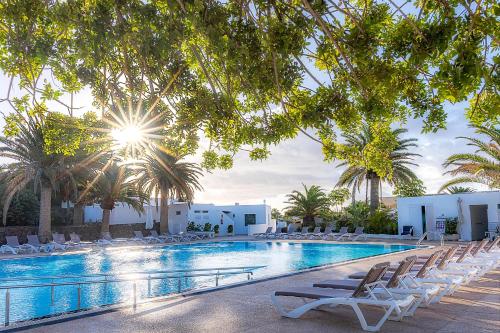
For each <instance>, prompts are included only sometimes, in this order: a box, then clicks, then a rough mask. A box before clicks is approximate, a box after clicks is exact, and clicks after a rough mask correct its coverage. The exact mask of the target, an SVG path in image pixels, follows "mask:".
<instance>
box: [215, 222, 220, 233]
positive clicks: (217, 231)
mask: <svg viewBox="0 0 500 333" xmlns="http://www.w3.org/2000/svg"><path fill="white" fill-rule="evenodd" d="M214 232H215V233H216V234H218V233H219V225H218V224H216V225H214Z"/></svg>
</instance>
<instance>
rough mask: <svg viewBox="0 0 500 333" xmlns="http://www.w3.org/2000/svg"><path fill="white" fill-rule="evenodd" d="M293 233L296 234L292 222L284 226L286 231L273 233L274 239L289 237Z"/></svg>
mask: <svg viewBox="0 0 500 333" xmlns="http://www.w3.org/2000/svg"><path fill="white" fill-rule="evenodd" d="M293 234H296V228H295V224H294V223H290V224H289V225H288V227H287V228H286V232H280V233H277V234H276V235H275V237H274V238H276V239H290V238H291V237H292V235H293Z"/></svg>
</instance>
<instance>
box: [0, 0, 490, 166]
mask: <svg viewBox="0 0 500 333" xmlns="http://www.w3.org/2000/svg"><path fill="white" fill-rule="evenodd" d="M469 6H471V4H465V3H463V2H442V1H438V0H428V1H417V2H415V3H413V4H411V5H410V4H407V5H404V6H402V7H399V6H398V7H396V5H395V4H392V3H390V2H389V3H388V2H386V1H379V0H376V1H357V0H352V1H347V2H345V3H344V2H342V4H337V3H335V2H333V3H331V2H325V1H310V0H297V1H272V2H269V1H249V2H246V3H245V4H242V3H241V1H233V0H230V1H223V2H207V1H195V2H189V1H188V2H186V1H179V2H176V1H172V2H165V1H140V0H130V1H119V2H117V1H107V0H95V1H84V0H75V1H62V2H61V1H59V2H40V1H32V0H23V1H16V2H9V3H5V4H4V3H2V6H1V7H0V68H1V69H2V70H3V71H4V72H5V73H7V74H9V75H11V76H14V77H16V78H19V85H20V86H21V87H23V88H25V89H31V91H33V90H37V91H36V94H38V96H39V97H40V98H41V99H42V101H40V103H39V105H38V106H36V108H35V106H34V105H33V107H32V108H31V109H30V112H34V114H42V113H44V112H45V111H46V110H45V111H44V109H46V108H47V107H46V106H47V105H50V104H49V103H48V101H54V100H57V99H59V98H60V97H62V96H61V93H62V92H77V91H79V90H81V89H83V88H86V87H88V88H90V90H91V91H92V95H93V98H94V100H93V102H94V103H93V104H94V105H95V106H96V107H98V108H99V109H101V110H103V111H104V113H105V114H106V113H112V112H116V111H117V110H118V109H124V110H125V111H126V112H129V113H130V112H132V111H131V110H128V108H129V105H133V106H134V107H136V106H137V105H140V104H141V103H143V104H144V105H148V106H150V107H151V109H149V108H148V109H145V111H146V112H148V113H152V114H154V115H155V116H156V115H158V114H162V115H163V116H162V118H161V119H162V121H163V126H164V132H165V133H175V134H176V135H179V136H180V137H182V139H183V140H184V139H186V138H189V139H186V140H187V141H188V142H189V146H190V147H189V148H187V147H186V146H183V151H184V152H185V153H186V154H187V153H189V154H191V153H193V151H194V150H195V147H197V141H198V140H199V139H200V138H199V137H197V136H196V135H193V134H192V133H193V132H196V133H204V135H205V136H206V137H207V138H208V139H209V140H211V141H212V142H213V143H214V146H213V149H214V150H216V152H214V154H215V155H213V154H212V155H211V156H210V157H209V156H208V155H207V158H206V165H207V166H211V167H213V166H221V165H223V166H224V167H225V168H227V167H230V165H231V164H232V163H231V157H230V156H229V155H226V154H228V153H229V154H233V153H235V152H236V151H238V149H239V148H241V147H242V146H251V147H266V148H265V149H267V147H268V146H269V145H271V144H278V143H280V142H281V141H282V140H284V139H289V138H293V137H295V136H296V135H297V134H298V133H299V132H301V131H306V132H307V133H308V134H309V133H310V134H311V136H313V139H315V140H317V141H318V142H320V143H321V144H322V145H323V152H324V155H325V159H327V160H333V159H335V158H336V157H339V156H347V155H349V154H350V153H349V152H348V151H346V149H345V147H343V146H342V144H341V142H339V141H338V139H337V136H336V135H335V133H341V132H344V133H349V132H352V131H355V129H356V128H359V126H360V125H361V123H362V122H367V123H370V124H372V123H376V124H385V125H384V126H388V124H391V123H394V122H399V121H404V120H406V119H408V118H420V119H422V130H423V131H424V132H433V131H438V130H441V129H443V128H445V126H446V112H445V110H444V109H443V105H446V103H456V102H459V101H464V100H469V102H470V108H469V110H468V111H467V117H468V118H469V120H470V121H471V122H472V123H474V124H486V125H495V124H498V118H499V117H498V115H499V113H498V112H499V111H498V110H499V107H498V106H499V100H498V88H499V80H498V47H497V45H496V44H495V43H497V41H498V36H497V31H498V20H497V16H496V13H497V12H498V11H499V6H498V4H497V3H496V2H495V1H493V0H485V1H482V2H481V3H477V4H476V3H475V4H474V8H472V9H471V8H469ZM5 27H8V29H6V28H5ZM43 71H47V72H50V73H51V75H53V76H54V78H55V80H56V81H57V83H58V84H57V85H56V84H48V83H47V84H45V85H43V86H42V88H41V89H40V87H36V88H35V89H34V88H33V85H34V84H35V85H36V79H37V78H38V77H39V76H40V73H42V72H43ZM59 86H61V88H60V89H59V88H56V87H59ZM19 104H20V105H18V108H19V109H20V110H21V109H22V108H23V107H24V109H26V110H24V111H22V112H25V111H27V107H26V106H23V105H22V104H23V102H22V101H21V103H19ZM119 104H120V105H119ZM377 126H378V125H377ZM380 126H382V125H380ZM11 130H12V129H11ZM383 133H384V131H383V130H381V132H380V135H377V137H376V138H375V140H374V142H373V144H372V145H371V146H369V147H367V151H366V155H367V156H369V157H370V159H371V160H372V161H373V162H369V163H373V165H372V166H370V167H371V168H374V169H377V172H380V173H381V174H387V175H390V169H388V168H386V167H384V166H383V162H382V161H383V160H384V159H385V158H386V157H387V151H388V150H390V146H391V144H393V142H392V143H391V141H393V140H392V139H391V138H390V136H387V137H385V138H384V137H383V135H382V134H383ZM54 134H55V133H54ZM258 149H259V150H254V151H252V152H251V153H250V157H251V158H252V159H262V158H266V157H267V156H268V153H266V152H265V151H264V150H260V148H258ZM70 150H71V149H70ZM220 154H222V155H223V156H219V155H220ZM224 155H225V156H224ZM215 156H216V157H215ZM367 163H368V162H367Z"/></svg>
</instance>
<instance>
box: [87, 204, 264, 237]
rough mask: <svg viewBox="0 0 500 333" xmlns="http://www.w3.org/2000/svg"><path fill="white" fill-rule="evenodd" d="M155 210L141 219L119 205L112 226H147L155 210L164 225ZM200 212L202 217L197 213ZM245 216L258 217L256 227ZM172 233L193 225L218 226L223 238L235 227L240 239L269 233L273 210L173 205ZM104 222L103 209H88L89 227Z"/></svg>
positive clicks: (261, 207)
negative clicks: (228, 228)
mask: <svg viewBox="0 0 500 333" xmlns="http://www.w3.org/2000/svg"><path fill="white" fill-rule="evenodd" d="M151 205H152V206H147V205H146V206H145V207H144V209H145V213H143V214H141V215H139V214H138V213H137V212H136V211H134V210H133V209H132V208H130V207H128V206H127V205H124V204H122V203H118V204H117V205H116V207H115V208H114V209H113V210H112V211H111V216H110V224H112V225H114V224H133V223H146V216H147V214H146V212H147V210H148V209H151V210H152V216H153V220H156V221H157V222H159V221H160V214H159V208H158V209H157V208H156V206H155V204H154V203H153V202H152V203H151ZM195 212H199V213H195ZM178 214H179V215H178ZM245 214H255V219H256V224H255V225H252V226H245ZM168 216H169V231H170V232H171V233H178V232H180V231H185V230H186V227H187V224H188V222H189V221H193V222H194V223H195V224H200V225H201V226H202V227H203V225H204V224H205V223H210V224H212V228H213V227H214V226H215V225H216V224H218V225H219V226H220V227H219V234H220V235H226V234H227V226H228V225H229V224H232V225H233V228H234V229H233V230H234V233H235V234H236V235H249V234H252V233H259V232H264V231H266V229H267V227H268V226H271V225H272V222H271V207H270V206H267V205H265V204H260V205H227V206H217V205H214V204H192V205H191V206H190V207H189V208H188V205H187V204H186V203H173V204H171V205H170V206H169V212H168ZM101 220H102V209H101V208H100V207H99V205H93V206H87V207H85V223H92V222H96V221H101Z"/></svg>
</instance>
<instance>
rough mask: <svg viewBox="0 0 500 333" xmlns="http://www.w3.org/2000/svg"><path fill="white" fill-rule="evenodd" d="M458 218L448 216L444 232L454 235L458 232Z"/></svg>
mask: <svg viewBox="0 0 500 333" xmlns="http://www.w3.org/2000/svg"><path fill="white" fill-rule="evenodd" d="M457 225H458V218H456V217H448V218H446V220H445V221H444V228H445V229H444V233H445V234H447V235H454V234H456V233H457Z"/></svg>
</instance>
